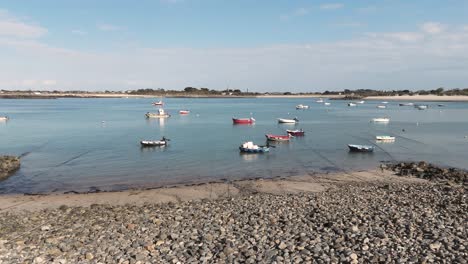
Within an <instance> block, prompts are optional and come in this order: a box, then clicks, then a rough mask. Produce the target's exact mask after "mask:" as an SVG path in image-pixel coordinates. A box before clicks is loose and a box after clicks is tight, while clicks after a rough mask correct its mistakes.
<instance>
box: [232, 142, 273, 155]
mask: <svg viewBox="0 0 468 264" xmlns="http://www.w3.org/2000/svg"><path fill="white" fill-rule="evenodd" d="M239 151H240V152H241V153H265V152H269V151H270V148H269V147H268V146H259V145H255V144H254V143H253V142H252V141H247V142H244V143H243V144H242V145H240V146H239Z"/></svg>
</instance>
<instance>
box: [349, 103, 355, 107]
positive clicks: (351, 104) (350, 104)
mask: <svg viewBox="0 0 468 264" xmlns="http://www.w3.org/2000/svg"><path fill="white" fill-rule="evenodd" d="M356 105H357V104H355V103H348V106H356Z"/></svg>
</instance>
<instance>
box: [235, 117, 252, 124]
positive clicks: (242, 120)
mask: <svg viewBox="0 0 468 264" xmlns="http://www.w3.org/2000/svg"><path fill="white" fill-rule="evenodd" d="M232 123H233V124H253V123H255V119H254V118H253V117H251V118H235V117H233V118H232Z"/></svg>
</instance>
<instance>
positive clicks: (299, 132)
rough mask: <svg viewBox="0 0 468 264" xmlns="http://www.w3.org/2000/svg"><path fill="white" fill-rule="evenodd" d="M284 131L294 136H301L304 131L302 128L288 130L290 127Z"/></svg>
mask: <svg viewBox="0 0 468 264" xmlns="http://www.w3.org/2000/svg"><path fill="white" fill-rule="evenodd" d="M286 132H287V133H288V134H289V135H291V136H295V137H301V136H304V134H305V132H304V130H302V128H301V129H295V130H290V129H287V130H286Z"/></svg>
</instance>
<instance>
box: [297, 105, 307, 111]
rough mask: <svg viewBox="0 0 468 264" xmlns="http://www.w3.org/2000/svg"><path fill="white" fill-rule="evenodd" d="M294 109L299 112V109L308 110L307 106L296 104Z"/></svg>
mask: <svg viewBox="0 0 468 264" xmlns="http://www.w3.org/2000/svg"><path fill="white" fill-rule="evenodd" d="M296 109H297V110H300V109H309V106H308V105H303V104H298V105H296Z"/></svg>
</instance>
